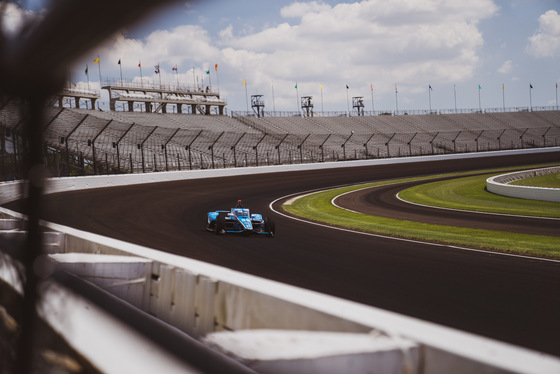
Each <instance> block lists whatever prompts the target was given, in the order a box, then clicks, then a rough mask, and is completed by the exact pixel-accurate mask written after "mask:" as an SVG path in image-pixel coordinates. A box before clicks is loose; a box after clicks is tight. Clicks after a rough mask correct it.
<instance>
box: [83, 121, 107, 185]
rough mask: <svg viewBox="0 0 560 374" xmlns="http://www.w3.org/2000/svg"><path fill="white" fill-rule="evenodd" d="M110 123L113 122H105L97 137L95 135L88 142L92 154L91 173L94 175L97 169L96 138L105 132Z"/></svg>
mask: <svg viewBox="0 0 560 374" xmlns="http://www.w3.org/2000/svg"><path fill="white" fill-rule="evenodd" d="M111 122H113V120H112V119H111V120H109V122H107V123H106V124H105V126H103V128H102V129H101V131H99V133H98V134H97V135H95V137H94V138H93V140H92V141H91V142H90V141H88V145H90V144H89V143H91V147H92V154H93V173H94V174H95V175H97V172H98V167H97V160H96V157H95V141H96V140H97V138H99V135H101V133H102V132H103V131H105V129H107V127H109V125H110V124H111Z"/></svg>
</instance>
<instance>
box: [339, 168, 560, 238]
mask: <svg viewBox="0 0 560 374" xmlns="http://www.w3.org/2000/svg"><path fill="white" fill-rule="evenodd" d="M445 179H450V178H434V179H430V180H429V181H425V180H424V181H413V182H402V183H396V184H391V185H383V186H378V187H375V188H368V189H364V190H359V191H356V192H353V193H349V194H345V195H342V196H340V197H338V198H336V200H335V203H336V205H338V206H340V207H343V208H346V209H350V210H353V211H355V212H360V213H364V214H370V215H375V216H379V217H388V218H396V219H402V220H407V221H413V222H423V223H430V224H435V225H447V226H457V227H470V228H475V229H485V230H494V231H507V232H514V233H523V234H531V235H548V236H560V220H558V219H547V218H538V217H534V218H532V219H527V217H517V216H508V215H495V214H484V213H474V212H467V211H456V210H455V211H454V210H442V209H438V208H435V207H434V208H430V207H426V206H419V205H414V204H410V203H407V202H405V201H402V200H399V199H398V198H397V194H398V193H399V192H400V191H402V190H405V189H407V188H410V187H412V186H416V185H420V184H423V183H428V182H434V181H439V180H445Z"/></svg>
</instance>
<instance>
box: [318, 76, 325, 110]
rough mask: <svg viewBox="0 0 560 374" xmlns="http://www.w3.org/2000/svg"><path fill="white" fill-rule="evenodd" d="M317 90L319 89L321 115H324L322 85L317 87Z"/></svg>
mask: <svg viewBox="0 0 560 374" xmlns="http://www.w3.org/2000/svg"><path fill="white" fill-rule="evenodd" d="M319 88H320V89H321V115H324V114H325V110H324V108H323V85H322V84H321V85H319Z"/></svg>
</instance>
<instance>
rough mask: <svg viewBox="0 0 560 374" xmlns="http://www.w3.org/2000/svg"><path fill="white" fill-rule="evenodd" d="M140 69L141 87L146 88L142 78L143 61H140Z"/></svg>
mask: <svg viewBox="0 0 560 374" xmlns="http://www.w3.org/2000/svg"><path fill="white" fill-rule="evenodd" d="M138 68H139V69H140V87H142V88H144V78H143V77H142V61H141V60H138Z"/></svg>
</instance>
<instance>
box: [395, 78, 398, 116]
mask: <svg viewBox="0 0 560 374" xmlns="http://www.w3.org/2000/svg"><path fill="white" fill-rule="evenodd" d="M395 108H396V112H395V115H396V116H398V115H399V90H398V89H397V85H396V84H395Z"/></svg>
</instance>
